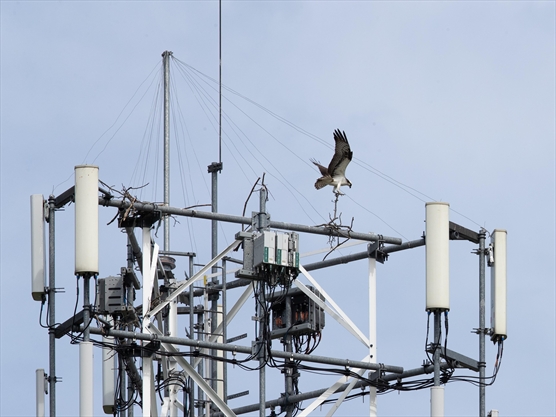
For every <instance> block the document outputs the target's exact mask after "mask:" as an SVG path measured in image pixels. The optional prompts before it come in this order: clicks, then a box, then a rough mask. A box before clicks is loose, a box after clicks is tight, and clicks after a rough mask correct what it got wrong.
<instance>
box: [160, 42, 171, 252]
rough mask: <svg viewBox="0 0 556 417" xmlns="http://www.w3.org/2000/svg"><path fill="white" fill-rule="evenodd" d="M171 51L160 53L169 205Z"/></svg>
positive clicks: (167, 247)
mask: <svg viewBox="0 0 556 417" xmlns="http://www.w3.org/2000/svg"><path fill="white" fill-rule="evenodd" d="M171 55H172V52H171V51H164V52H163V53H162V63H163V66H164V205H165V206H169V205H170V56H171ZM164 250H165V251H167V250H170V221H169V219H168V216H165V217H164Z"/></svg>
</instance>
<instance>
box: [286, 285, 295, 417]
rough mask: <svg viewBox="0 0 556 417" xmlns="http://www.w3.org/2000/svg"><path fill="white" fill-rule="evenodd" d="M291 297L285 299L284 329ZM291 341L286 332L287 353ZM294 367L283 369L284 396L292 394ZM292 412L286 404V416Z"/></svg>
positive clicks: (288, 316) (290, 322)
mask: <svg viewBox="0 0 556 417" xmlns="http://www.w3.org/2000/svg"><path fill="white" fill-rule="evenodd" d="M291 301H292V299H291V297H290V296H289V295H287V296H286V299H285V309H284V314H285V316H286V329H289V328H291V326H292V302H291ZM292 345H293V343H292V336H291V334H288V333H286V336H284V351H285V352H287V353H290V352H293V346H292ZM293 373H294V368H292V367H289V366H288V367H286V368H285V369H284V388H285V391H286V398H288V397H291V396H292V395H293V376H292V374H293ZM292 412H293V407H292V406H291V405H288V406H286V417H291V416H292Z"/></svg>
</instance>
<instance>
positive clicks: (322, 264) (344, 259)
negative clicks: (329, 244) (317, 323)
mask: <svg viewBox="0 0 556 417" xmlns="http://www.w3.org/2000/svg"><path fill="white" fill-rule="evenodd" d="M424 245H425V239H417V240H411V241H409V242H405V243H402V244H400V245H390V246H386V247H384V248H382V249H380V251H381V252H383V253H393V252H399V251H402V250H405V249H412V248H416V247H419V246H424ZM373 254H374V251H372V250H370V248H367V250H366V251H364V252H358V253H353V254H351V255H345V256H338V257H336V258H332V259H327V260H325V261H319V262H314V263H312V264H307V265H303V267H304V268H305V269H306V270H307V271H313V270H315V269H322V268H327V267H329V266H334V265H341V264H347V263H349V262H353V261H359V260H361V259H367V258H370V257H371V256H373Z"/></svg>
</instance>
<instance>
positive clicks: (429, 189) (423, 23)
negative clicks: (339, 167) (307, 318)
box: [0, 0, 556, 416]
mask: <svg viewBox="0 0 556 417" xmlns="http://www.w3.org/2000/svg"><path fill="white" fill-rule="evenodd" d="M0 7H1V36H0V41H1V90H0V92H1V198H2V201H1V227H0V232H1V262H0V264H1V277H0V286H1V287H0V288H1V302H0V313H1V326H0V332H1V340H0V353H1V380H0V383H1V386H0V389H1V399H0V402H1V404H0V415H2V416H32V415H34V413H35V400H34V378H35V370H36V369H37V368H45V369H46V370H48V334H47V331H45V330H44V329H42V328H41V327H40V326H39V313H40V303H37V302H35V301H33V300H32V298H31V294H30V263H29V260H30V241H29V236H30V228H29V208H28V207H29V195H31V194H37V193H38V194H43V195H44V196H45V197H48V195H50V194H51V193H53V194H54V195H58V194H60V193H61V192H63V191H65V190H66V189H67V188H69V187H71V186H72V185H73V170H74V166H75V165H78V164H82V163H89V164H96V165H98V166H99V169H100V178H101V179H102V181H104V182H105V183H107V184H109V185H111V186H114V187H115V188H116V189H118V190H121V189H122V188H123V187H139V186H143V185H145V184H147V183H148V185H147V186H146V187H145V188H143V189H141V190H137V191H136V193H137V195H138V197H139V198H140V199H142V200H145V201H161V200H162V186H161V170H162V165H161V155H162V150H161V143H162V142H161V141H162V139H161V136H160V134H159V133H160V130H161V125H160V105H159V104H158V105H157V104H156V103H157V102H158V103H159V102H160V100H159V99H160V97H159V96H157V94H158V93H157V92H159V91H160V90H159V89H158V85H159V82H160V70H161V54H162V52H163V51H165V50H169V51H172V52H173V57H174V58H175V59H174V60H173V61H172V65H171V71H172V85H173V87H172V88H173V90H172V106H173V107H172V108H173V110H172V142H171V146H172V197H171V204H172V205H174V206H177V207H186V206H191V205H195V204H207V203H209V202H210V193H209V187H210V177H209V175H208V174H207V171H206V167H207V165H209V164H210V163H211V162H213V161H217V160H218V157H219V144H218V129H217V122H216V119H215V115H216V113H215V110H214V106H213V103H214V102H217V101H218V96H217V94H216V92H217V84H214V83H213V81H211V79H218V2H214V1H212V2H209V1H206V2H189V1H171V2H170V1H169V2H164V1H160V2H148V1H126V2H124V1H106V2H84V1H83V2H80V1H61V2H33V1H4V0H3V1H2V2H1V3H0ZM555 58H556V53H555V2H554V1H512V2H509V1H507V2H501V1H492V2H488V1H480V2H479V1H476V2H463V1H453V2H437V1H434V2H433V1H382V2H366V1H353V2H347V1H346V2H340V1H279V2H271V1H268V2H267V1H265V2H250V1H244V2H239V1H226V2H223V4H222V81H223V83H224V85H225V86H226V87H227V88H229V89H231V90H233V92H232V91H230V90H229V89H225V90H224V96H225V98H224V99H223V113H224V116H223V120H224V123H223V141H222V142H223V143H222V161H223V164H224V169H223V171H222V174H221V175H219V190H220V192H219V211H221V212H222V213H227V214H233V215H241V214H242V211H243V205H244V202H245V200H246V198H247V196H248V194H249V191H250V190H251V187H252V186H253V184H254V183H255V181H256V179H257V178H258V177H260V176H262V175H263V173H266V176H265V183H266V184H267V186H268V187H269V190H270V193H271V197H270V200H269V202H268V210H269V212H270V213H271V216H272V219H273V220H279V221H286V222H292V223H301V224H309V225H316V224H321V223H325V222H327V221H328V220H329V215H330V214H331V213H332V209H333V203H332V197H333V196H332V193H331V191H330V189H329V187H328V189H323V190H320V191H317V190H315V189H314V188H313V184H314V181H315V179H316V178H317V177H318V172H317V170H316V169H315V167H314V166H312V164H311V163H310V162H309V159H310V158H316V159H318V160H320V161H321V162H322V163H323V164H327V163H328V161H329V159H330V157H331V146H332V144H333V141H332V132H333V130H334V129H336V128H340V129H342V130H344V131H345V132H346V134H347V136H348V138H349V141H350V144H351V148H352V150H353V152H354V161H353V162H352V164H351V165H350V166H349V167H348V171H347V175H348V178H349V179H350V180H351V182H352V183H353V187H352V188H351V189H346V190H345V192H346V196H344V197H341V199H340V202H339V211H341V213H342V222H343V223H344V224H350V223H351V221H352V219H353V229H354V230H356V231H360V232H374V233H380V234H383V235H386V236H393V237H400V238H402V239H403V240H404V241H406V240H413V239H418V238H420V237H421V236H422V233H423V230H424V223H423V221H424V216H425V202H427V201H445V202H449V203H450V206H451V208H452V211H451V212H450V220H452V221H454V222H456V223H458V224H461V225H463V226H465V227H467V228H470V229H473V230H476V231H478V230H479V229H480V228H481V227H484V228H485V229H486V230H487V231H489V232H492V231H493V230H494V229H497V228H500V229H506V230H507V231H508V339H507V341H506V343H505V345H504V347H505V348H504V356H503V361H502V366H501V369H500V372H499V374H498V377H497V379H496V382H495V383H494V385H493V386H492V387H488V388H487V390H486V393H487V394H486V395H487V411H488V410H490V409H498V410H500V415H502V416H554V415H555V414H556V407H555V397H554V392H555V389H556V387H555V373H556V370H555V353H554V352H555V331H554V329H555V307H554V306H555V284H554V282H555V255H554V254H555V251H556V249H555V237H554V236H555V124H556V120H555V89H556V86H555ZM191 67H193V68H195V70H192V69H191ZM201 74H202V75H201ZM234 92H236V93H238V94H235V93H234ZM245 98H247V99H248V100H247V99H245ZM157 99H158V101H157ZM211 100H216V101H211ZM265 109H267V110H268V111H266V110H265ZM273 115H277V116H278V117H275V116H273ZM255 201H258V199H255ZM256 209H257V205H256V203H255V202H251V203H250V204H248V208H247V215H250V212H251V211H252V210H256ZM100 212H101V221H100V227H101V231H100V238H101V241H100V246H101V248H100V256H101V259H100V268H101V271H100V277H105V276H109V275H115V274H117V273H118V272H119V268H120V267H121V266H124V265H125V261H126V248H125V239H124V236H123V235H122V234H121V233H120V231H119V230H118V229H117V227H116V225H115V224H111V225H109V226H106V223H108V222H109V221H110V219H111V218H112V217H113V216H114V215H115V209H107V208H101V210H100ZM56 225H57V240H56V244H57V253H56V263H57V274H56V277H57V278H56V279H57V285H56V286H57V287H60V288H64V290H65V292H63V293H59V294H58V296H57V299H56V302H57V310H56V315H57V317H56V319H57V321H58V322H61V321H64V320H66V319H67V318H69V317H70V316H71V315H72V314H73V309H74V306H75V298H76V280H75V277H74V276H73V268H74V260H73V253H74V252H73V250H74V249H73V241H74V237H73V233H74V232H73V226H74V225H73V206H71V205H70V206H68V207H67V208H66V209H65V210H64V211H60V212H58V213H57V218H56ZM238 230H239V229H238V227H237V225H222V226H221V228H220V238H219V239H220V242H219V247H220V248H224V247H225V246H226V245H228V244H229V243H231V242H232V241H233V236H234V234H235V233H236V232H237V231H238ZM209 232H210V224H209V223H208V222H206V221H203V220H195V221H192V220H187V219H179V223H176V224H175V225H174V226H173V227H172V232H171V234H172V245H171V248H172V249H173V250H179V251H194V252H196V253H197V255H198V259H197V260H198V262H199V263H203V262H208V261H209V260H210V241H209V237H210V233H209ZM160 236H161V233H159V237H160ZM158 240H159V241H160V239H158ZM300 242H301V243H300V244H301V252H309V251H313V250H317V249H321V248H326V247H327V244H328V242H327V239H326V238H325V237H322V236H321V237H315V236H309V235H303V234H302V235H301V238H300ZM476 248H477V247H476V246H475V245H473V244H471V243H469V242H451V246H450V256H451V258H450V262H451V310H450V332H449V338H448V344H449V347H450V348H451V349H453V350H455V351H458V352H460V353H463V354H465V355H468V356H471V357H473V358H475V359H478V340H477V339H478V338H477V336H476V335H475V334H474V333H473V329H474V328H476V327H478V308H479V307H478V299H477V295H478V257H477V256H476V255H475V254H473V251H474V250H475V249H476ZM362 250H364V246H354V247H348V248H344V249H342V250H341V251H339V252H338V253H337V255H346V254H350V253H355V252H360V251H362ZM322 256H323V254H320V255H319V256H316V257H313V258H308V259H307V260H306V261H305V260H304V261H303V262H313V261H317V260H319V259H322ZM331 256H336V254H333V255H331ZM424 258H425V252H424V249H423V248H417V249H412V250H410V251H405V252H401V253H396V254H392V256H391V257H390V259H389V260H388V261H387V262H386V263H385V264H384V265H379V266H378V289H377V298H378V336H377V340H376V344H377V348H378V355H377V356H378V358H377V359H378V361H379V362H383V363H386V364H389V365H398V366H403V367H404V368H407V369H410V368H415V367H419V366H420V365H421V364H422V361H423V359H425V358H426V355H425V352H424V344H425V337H426V324H427V314H426V312H425V299H424V293H425V265H424ZM185 269H187V268H186V266H185V262H182V264H180V263H179V262H178V267H177V270H178V271H179V272H178V275H179V278H180V279H183V272H182V271H183V270H185ZM366 274H367V263H366V262H365V261H359V262H356V263H353V264H349V265H343V266H337V267H333V268H329V269H327V270H322V271H316V272H315V273H314V274H313V276H314V277H315V279H317V280H318V281H319V283H320V284H321V285H322V286H323V287H324V288H325V289H326V290H327V291H328V292H329V293H330V294H333V296H334V297H335V298H334V299H335V301H336V302H337V303H338V304H339V305H340V306H341V307H342V308H343V309H344V310H345V311H346V313H347V314H348V315H349V316H350V317H351V318H352V320H353V321H354V322H355V323H356V324H357V325H358V326H359V327H360V328H361V329H363V330H364V331H365V332H366V331H367V329H368V326H369V325H368V315H367V311H368V302H367V298H366V294H367V282H366V279H367V278H366ZM487 274H488V275H487V277H490V271H487ZM229 279H232V277H229ZM487 289H488V293H487V295H489V294H490V289H489V286H487ZM238 295H239V294H236V293H233V292H232V293H231V294H230V297H231V299H232V300H233V299H234V297H237V296H238ZM140 299H141V298H140V294H139V295H138V301H139V302H140ZM199 302H201V300H199ZM81 304H82V301H81V300H80V302H79V305H80V306H81ZM489 308H490V307H489V302H488V298H487V326H489V325H490V320H489V319H488V317H489ZM44 314H45V313H43V323H44ZM253 315H254V303H253V301H252V300H251V301H249V302H248V303H247V305H246V306H245V307H244V312H243V313H242V315H240V316H239V317H238V318H237V319H236V320H235V322H234V323H233V325H232V326H231V328H230V330H229V332H228V334H229V335H230V336H232V335H235V334H241V333H244V332H248V333H249V335H250V337H252V335H253V329H254V324H253V322H252V321H251V319H250V317H251V316H253ZM180 331H183V329H181V330H180ZM242 342H243V344H245V345H246V346H248V345H249V344H250V342H249V340H248V339H247V340H243V341H242ZM274 349H281V346H280V345H279V344H277V343H276V342H275V344H274ZM366 353H367V352H366V350H365V348H364V346H362V345H361V344H359V343H358V342H357V341H356V340H355V339H353V338H351V336H350V335H349V333H346V332H345V330H344V329H342V328H341V327H339V326H338V325H337V324H335V323H334V322H333V320H332V319H331V318H327V322H326V327H325V329H324V331H323V340H322V342H321V345H320V346H319V347H318V349H317V350H316V351H315V354H318V355H323V356H334V357H341V358H345V357H349V358H350V359H355V360H360V359H361V358H363V357H364V356H365V355H366ZM495 356H496V349H495V347H494V346H493V345H492V344H490V343H489V344H488V345H487V366H486V369H487V371H486V372H487V375H490V374H491V372H492V368H493V366H494V359H495ZM99 359H100V352H99V351H98V350H97V351H95V360H96V365H95V378H96V380H97V382H98V381H99V379H98V378H99V376H100V361H99ZM57 360H58V362H57V367H58V371H57V376H58V377H61V378H62V382H61V383H59V384H57V390H58V396H57V401H58V415H60V416H73V415H77V414H78V410H79V402H78V348H77V346H74V345H71V344H70V342H69V338H64V339H61V340H59V341H58V342H57ZM231 371H233V372H231V376H230V382H231V384H233V385H232V386H233V388H230V390H229V392H230V393H234V392H236V391H242V390H243V389H249V390H250V392H251V393H250V395H249V397H243V398H241V399H235V400H232V401H230V406H231V407H232V408H234V407H237V406H241V405H245V404H251V403H256V402H257V401H258V394H257V375H256V372H244V371H240V370H238V369H233V370H231ZM470 374H471V373H470V372H468V371H465V370H463V371H457V372H456V374H455V375H470ZM268 378H269V392H268V396H267V398H269V399H273V398H277V397H279V395H280V393H281V392H282V391H283V381H282V377H281V376H280V374H279V373H278V372H274V373H273V372H269V374H268ZM335 380H336V377H334V376H320V375H312V374H308V373H302V374H301V378H300V382H299V384H300V390H301V391H304V392H307V391H310V390H313V389H317V388H324V387H327V386H329V385H331V384H332V383H333V382H334V381H335ZM99 395H100V385H99V384H96V385H95V413H98V415H101V414H102V407H101V405H102V404H101V400H100V397H99ZM429 395H430V394H429V390H428V389H426V390H422V391H417V392H404V393H401V394H398V393H390V394H387V395H384V396H380V397H379V399H378V409H379V414H380V415H383V416H420V415H428V414H429ZM47 398H48V397H47ZM47 401H48V399H47ZM309 403H310V401H307V402H305V403H304V406H307V405H308V404H309ZM367 410H368V398H365V400H364V402H363V401H362V400H361V399H360V398H358V399H356V400H353V401H351V402H349V403H347V404H345V405H344V406H342V407H341V408H340V409H339V411H338V412H337V414H336V415H339V416H356V415H357V416H363V415H366V413H368V411H367ZM326 411H327V408H326V407H323V408H322V410H319V409H317V410H316V411H315V414H314V415H325V414H326ZM445 411H446V415H447V416H463V415H469V416H472V415H477V413H478V389H477V388H475V387H474V386H473V385H471V384H469V383H466V382H454V383H450V384H448V385H447V387H446V406H445ZM138 412H139V409H138V408H137V413H138Z"/></svg>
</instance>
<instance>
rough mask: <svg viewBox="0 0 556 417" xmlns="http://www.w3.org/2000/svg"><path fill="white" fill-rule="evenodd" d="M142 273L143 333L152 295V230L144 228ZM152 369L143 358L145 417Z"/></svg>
mask: <svg viewBox="0 0 556 417" xmlns="http://www.w3.org/2000/svg"><path fill="white" fill-rule="evenodd" d="M141 249H142V254H143V256H142V261H143V265H142V271H143V323H142V324H143V326H142V327H143V328H142V331H143V333H146V332H147V329H148V324H149V321H148V320H147V319H146V312H147V311H148V310H149V306H150V305H151V293H152V281H153V278H152V274H151V265H152V264H151V229H150V228H149V227H144V228H143V236H142V245H141ZM142 343H145V342H142ZM152 367H153V362H152V359H151V358H143V397H142V399H143V417H151V388H152V385H151V383H152V381H153V375H152Z"/></svg>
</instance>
